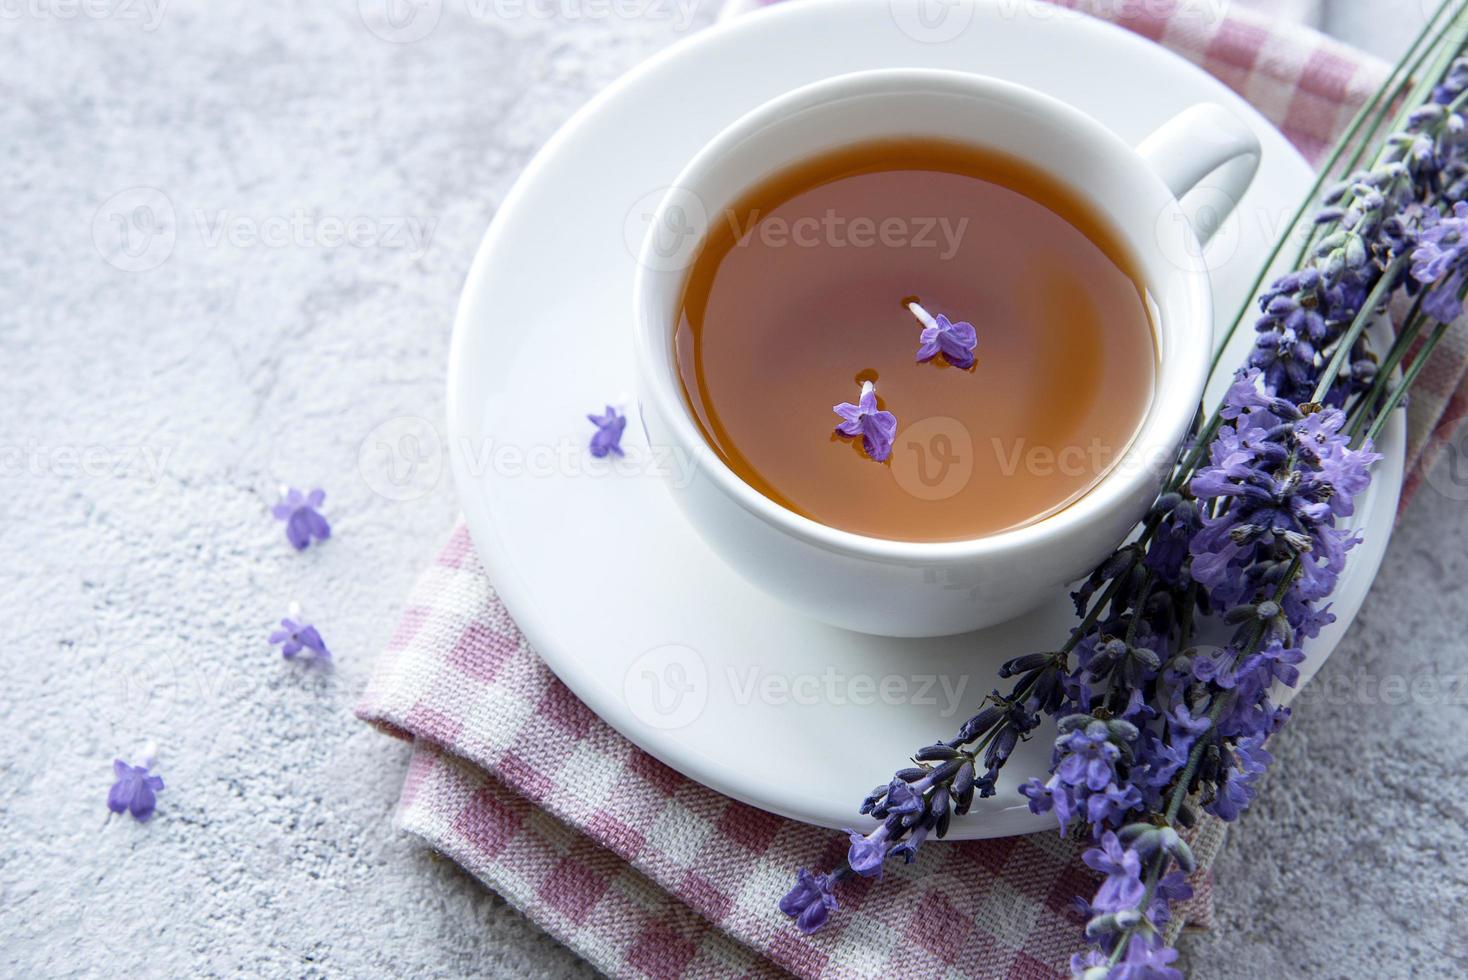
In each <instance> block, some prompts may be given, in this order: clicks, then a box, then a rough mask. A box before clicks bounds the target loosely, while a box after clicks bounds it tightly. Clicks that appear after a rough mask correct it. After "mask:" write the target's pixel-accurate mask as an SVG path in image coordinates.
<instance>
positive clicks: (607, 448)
mask: <svg viewBox="0 0 1468 980" xmlns="http://www.w3.org/2000/svg"><path fill="white" fill-rule="evenodd" d="M586 418H587V419H588V420H589V421H590V422H591V424H592V425H594V426H596V434H595V435H593V436H592V437H591V455H593V456H595V457H596V458H598V459H601V458H602V457H604V456H606V455H607V454H609V453H613V454H615V455H618V456H621V455H623V453H622V430H623V429H625V428H627V416H625V415H622V414H620V413H619V412H618V411H617V410H616V409H615V408H614V407H612V406H611V405H608V406H607V411H606V414H605V415H588V416H586Z"/></svg>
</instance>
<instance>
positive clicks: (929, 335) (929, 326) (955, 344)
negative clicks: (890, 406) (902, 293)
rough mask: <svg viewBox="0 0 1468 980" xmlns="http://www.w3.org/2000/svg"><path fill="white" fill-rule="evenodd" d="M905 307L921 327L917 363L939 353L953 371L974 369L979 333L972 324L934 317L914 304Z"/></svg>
mask: <svg viewBox="0 0 1468 980" xmlns="http://www.w3.org/2000/svg"><path fill="white" fill-rule="evenodd" d="M907 308H908V310H909V311H911V312H912V315H913V316H915V317H917V319H918V322H919V323H921V324H922V325H923V332H922V335H921V336H920V337H919V338H918V341H919V343H920V345H921V346H919V347H918V350H917V358H916V359H917V361H918V362H919V363H925V362H927V361H931V360H932V359H933V358H935V357H937V356H938V355H939V354H942V355H943V359H944V360H945V361H947V362H948V363H949V364H952V365H953V366H954V367H956V368H963V369H964V370H967V369H969V368H971V367H973V366H974V348H976V347H978V346H979V334H978V331H976V330H975V329H974V325H973V324H972V323H968V322H965V321H962V320H961V321H959V322H958V323H953V322H952V321H950V320H949V319H948V318H947V317H946V316H944V315H943V314H942V313H939V314H938V315H937V316H936V317H935V316H933V315H932V314H931V313H929V312H928V311H927V310H925V309H923V308H922V307H921V306H919V305H918V304H917V303H908V304H907Z"/></svg>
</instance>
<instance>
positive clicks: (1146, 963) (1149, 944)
mask: <svg viewBox="0 0 1468 980" xmlns="http://www.w3.org/2000/svg"><path fill="white" fill-rule="evenodd" d="M1175 959H1177V950H1175V949H1172V948H1171V947H1168V946H1164V945H1162V940H1161V939H1160V938H1159V937H1156V936H1151V935H1147V936H1143V935H1134V936H1133V937H1132V940H1131V942H1129V943H1127V947H1126V956H1124V957H1122V961H1121V962H1120V963H1118V964H1116V966H1114V967H1112V968H1111V972H1110V973H1108V974H1107V975H1106V978H1107V980H1183V975H1182V972H1181V971H1179V970H1177V969H1174V968H1173V967H1172V966H1170V965H1169V964H1171V963H1172V961H1173V960H1175Z"/></svg>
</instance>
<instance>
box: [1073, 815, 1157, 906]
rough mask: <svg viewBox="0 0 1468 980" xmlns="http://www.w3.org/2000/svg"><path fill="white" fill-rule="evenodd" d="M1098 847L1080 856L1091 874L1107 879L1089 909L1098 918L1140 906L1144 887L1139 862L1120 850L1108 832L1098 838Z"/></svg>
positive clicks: (1126, 850)
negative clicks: (1092, 872)
mask: <svg viewBox="0 0 1468 980" xmlns="http://www.w3.org/2000/svg"><path fill="white" fill-rule="evenodd" d="M1100 843H1101V846H1100V847H1093V848H1091V849H1090V850H1087V851H1086V852H1085V853H1083V854H1082V855H1081V860H1082V861H1084V862H1086V865H1087V866H1088V867H1090V868H1091V869H1092V870H1093V871H1099V872H1101V873H1102V874H1104V875H1105V876H1106V880H1105V881H1103V882H1102V883H1101V889H1100V890H1099V891H1098V892H1096V897H1095V898H1093V899H1091V909H1092V911H1093V912H1095V913H1097V914H1101V915H1105V914H1109V913H1115V912H1121V911H1124V910H1126V909H1134V908H1136V907H1137V906H1138V905H1140V904H1141V903H1142V896H1143V895H1145V894H1146V891H1147V887H1146V885H1144V884H1142V858H1141V856H1140V855H1139V854H1137V852H1136V851H1135V850H1133V849H1131V848H1129V847H1123V846H1122V844H1121V841H1120V840H1118V839H1117V836H1116V834H1114V833H1112V832H1111V831H1109V830H1108V831H1107V832H1106V833H1104V834H1102V835H1101V841H1100Z"/></svg>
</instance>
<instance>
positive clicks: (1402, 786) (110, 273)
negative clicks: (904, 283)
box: [0, 0, 1468, 978]
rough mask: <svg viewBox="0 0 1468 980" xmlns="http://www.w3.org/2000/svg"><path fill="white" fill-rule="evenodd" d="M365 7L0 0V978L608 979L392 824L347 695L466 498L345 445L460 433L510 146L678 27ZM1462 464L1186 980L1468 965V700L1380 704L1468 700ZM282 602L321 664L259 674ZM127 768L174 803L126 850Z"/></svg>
mask: <svg viewBox="0 0 1468 980" xmlns="http://www.w3.org/2000/svg"><path fill="white" fill-rule="evenodd" d="M382 7H383V3H382V2H380V0H362V3H360V4H359V3H356V2H350V0H337V2H331V3H326V2H321V3H294V2H288V0H271V2H258V3H256V2H246V0H173V2H171V3H167V4H166V5H163V4H162V0H153V2H148V0H135V2H129V3H123V2H121V0H119V2H117V3H108V4H100V5H98V4H90V5H88V4H83V5H80V6H79V5H76V4H72V3H69V2H67V0H51V2H46V0H25V2H23V3H22V2H16V3H7V4H5V5H4V6H3V9H0V50H3V52H4V54H5V60H4V72H3V75H0V94H3V96H4V97H3V98H0V134H3V139H4V143H3V145H4V146H5V147H6V149H7V151H8V159H7V161H6V165H5V166H4V167H3V168H0V215H3V218H4V220H3V221H0V450H3V452H0V500H3V501H4V510H3V514H4V522H3V525H0V623H3V624H4V627H5V638H6V643H5V648H4V652H3V654H0V662H3V664H4V683H3V685H0V716H3V718H4V719H5V723H6V730H7V731H6V734H7V739H6V743H7V744H6V747H5V751H4V753H3V755H0V759H3V761H0V772H3V786H0V974H3V975H6V976H15V977H51V976H78V977H80V976H107V975H113V974H120V973H124V972H126V973H129V974H132V975H135V976H194V975H250V976H266V975H268V976H311V975H324V976H381V975H402V976H459V975H475V976H504V977H524V976H582V975H590V973H591V971H590V969H589V968H587V967H586V966H584V965H583V964H580V963H579V962H578V961H576V960H575V958H574V957H573V956H571V954H569V953H568V952H566V951H565V950H564V949H562V948H561V947H560V946H558V945H557V944H556V943H555V942H554V941H552V940H550V939H549V938H548V937H546V936H544V935H543V934H541V933H540V932H539V931H538V930H537V929H536V928H535V927H534V926H533V925H531V924H529V923H527V922H526V921H525V920H523V919H522V918H520V917H519V916H518V915H517V914H516V913H514V912H513V910H510V909H508V908H507V907H506V906H505V904H504V903H503V902H502V901H501V900H499V899H498V898H496V897H495V896H493V895H491V894H489V893H487V892H485V891H484V890H483V889H481V888H479V887H478V886H477V885H476V884H475V883H474V882H473V881H471V880H470V879H468V878H467V876H465V875H464V874H462V873H461V872H459V871H458V870H457V869H456V868H455V867H454V866H452V865H451V864H450V863H448V862H446V861H444V860H441V859H438V858H435V857H434V856H432V855H431V854H428V853H426V852H424V851H423V850H422V849H421V848H419V847H418V846H417V845H416V844H415V843H414V841H413V840H411V839H407V838H405V837H403V836H401V835H398V834H396V833H395V832H394V831H393V830H392V828H391V827H390V825H389V816H390V812H391V808H392V805H393V802H394V800H395V797H396V794H397V790H398V787H399V783H400V780H401V777H402V773H403V769H404V765H405V763H406V749H405V748H404V747H402V746H400V745H397V744H394V743H392V742H390V741H388V740H386V739H384V738H382V737H380V736H378V735H376V734H373V733H371V732H369V731H368V730H366V729H365V727H364V726H362V725H361V724H359V723H357V722H356V721H355V720H354V719H352V717H351V714H350V711H351V706H352V704H353V703H354V701H355V698H356V696H357V693H358V692H359V691H360V689H361V687H362V685H363V683H364V681H365V679H366V676H367V673H368V671H369V669H370V666H371V663H372V660H373V658H374V657H375V656H376V654H377V651H378V648H379V647H380V645H381V644H382V642H383V640H384V639H385V637H386V635H387V633H388V631H389V630H390V629H391V624H392V622H393V620H394V618H395V616H396V614H397V612H398V610H399V608H400V604H401V601H402V598H403V595H404V593H405V590H406V589H407V587H408V586H409V584H410V582H411V581H412V579H413V577H414V575H415V573H416V571H417V569H418V568H419V566H420V565H421V564H422V563H423V562H424V561H425V560H426V559H427V557H428V556H429V555H430V554H431V553H432V551H433V549H434V548H435V547H436V546H437V544H438V542H439V541H440V539H441V538H442V536H443V534H444V533H445V532H446V531H447V529H448V528H449V527H450V525H451V523H452V521H453V516H454V512H455V506H454V501H453V497H452V490H451V488H450V486H449V485H448V481H447V479H446V478H445V479H443V480H440V481H439V482H438V483H437V484H436V485H435V486H434V487H433V488H432V490H431V492H429V493H428V494H426V495H425V496H423V497H421V498H419V499H414V500H411V501H406V502H399V501H394V500H392V499H388V498H387V497H384V496H383V495H381V494H379V493H376V492H374V490H373V487H374V486H381V485H382V484H381V476H382V474H381V472H380V470H377V469H374V466H376V465H378V464H374V463H370V462H369V465H368V466H367V467H366V470H365V476H364V473H363V472H362V471H361V470H360V469H359V453H360V450H361V447H362V446H363V444H364V443H368V444H369V445H370V444H371V442H372V439H371V438H370V437H371V436H372V434H373V432H374V430H376V429H377V427H378V426H380V425H382V424H383V423H385V422H389V421H390V420H392V419H394V418H397V417H400V416H423V417H427V418H430V419H438V418H440V417H441V416H442V412H443V404H442V388H443V385H442V375H443V368H444V363H445V358H446V353H447V351H446V345H447V339H448V324H449V322H450V319H451V316H452V313H453V309H454V305H455V302H456V299H457V294H458V289H459V286H460V283H461V281H462V278H463V275H464V272H465V270H466V268H467V265H468V262H469V260H470V257H471V255H472V253H473V249H474V247H475V245H476V244H477V242H478V240H479V237H480V235H481V234H482V232H483V230H484V227H485V225H486V224H487V222H488V220H489V218H490V216H491V215H492V214H493V212H494V209H495V206H496V204H497V202H498V201H499V200H501V199H502V197H503V195H504V194H505V192H506V190H507V189H508V187H509V186H510V183H511V181H512V180H513V178H514V176H515V174H516V173H517V172H518V171H519V169H520V168H521V166H522V165H523V164H524V163H525V161H526V159H527V158H528V157H529V155H530V154H531V153H532V152H533V151H534V149H535V148H536V147H538V146H539V145H540V144H541V143H542V142H543V141H544V140H545V139H546V138H547V137H548V136H549V135H550V134H551V133H552V132H553V131H554V129H555V127H556V126H557V124H558V123H559V122H561V121H562V120H563V119H564V118H565V117H566V116H567V115H568V114H569V113H570V112H571V111H572V110H573V109H574V108H575V107H576V106H577V105H579V104H580V103H581V102H582V101H584V100H585V99H586V98H587V97H588V96H589V95H590V94H591V93H593V92H595V91H596V90H597V89H599V88H600V87H601V86H603V85H604V84H605V83H606V82H608V81H609V80H610V79H612V78H613V77H615V76H616V75H617V74H619V73H620V72H621V71H623V70H624V69H625V68H627V67H628V66H630V65H632V64H634V63H635V62H637V61H638V60H639V59H641V58H642V57H644V56H646V55H647V54H648V53H650V52H651V51H653V50H655V49H657V48H659V47H661V46H663V45H665V44H667V43H669V42H671V41H672V40H674V39H675V38H676V37H677V36H679V35H680V34H681V33H682V31H683V30H684V29H685V25H684V24H682V23H681V22H679V21H677V20H675V19H672V18H640V19H634V20H624V19H617V18H615V17H600V18H598V17H590V18H586V17H583V18H580V19H575V20H572V19H567V18H564V17H561V18H557V19H554V20H547V19H542V18H538V17H534V16H530V15H529V14H524V15H522V16H514V15H513V11H514V10H516V9H520V10H524V9H526V8H516V7H514V6H513V5H511V6H510V7H507V8H504V9H506V10H509V11H511V14H510V15H509V16H499V17H494V18H490V19H481V18H478V17H475V16H473V11H475V10H485V9H493V8H491V7H488V6H487V5H486V4H484V3H476V4H473V5H470V4H468V0H450V2H449V3H446V4H444V5H443V15H442V17H443V19H442V22H441V23H439V24H438V26H437V29H436V30H435V31H434V32H433V33H432V35H431V36H429V37H428V38H426V39H423V40H420V41H417V42H413V43H396V42H393V41H387V40H383V39H382V38H381V37H379V36H376V35H374V33H372V32H371V31H369V30H368V29H367V27H365V26H364V22H363V19H362V17H361V16H360V11H361V9H365V10H367V11H368V13H369V15H370V14H372V13H373V11H374V10H380V9H381V8H382ZM437 7H438V4H437V3H429V4H428V6H427V7H425V8H424V9H425V10H427V11H429V12H431V11H432V10H434V9H437ZM587 9H590V8H587ZM602 9H605V8H602ZM706 19H707V14H706V13H705V14H701V15H700V16H699V18H697V19H695V21H694V23H695V25H696V24H698V23H701V22H702V21H703V20H706ZM369 20H371V21H372V23H374V24H375V25H376V26H377V27H378V29H379V32H381V33H385V34H387V35H388V36H390V37H395V38H396V39H397V42H401V41H403V40H404V34H403V33H402V31H396V32H395V31H392V30H387V29H385V28H384V26H383V25H384V23H385V22H384V21H382V20H381V19H376V18H373V17H369ZM420 23H421V22H420ZM170 216H171V217H170ZM349 226H350V227H351V228H353V229H355V230H354V232H353V238H352V240H351V241H350V242H343V241H338V240H337V239H338V238H339V237H340V236H342V235H343V234H344V229H346V228H347V227H349ZM124 232H125V233H126V236H127V237H126V239H125V240H126V242H127V244H128V248H129V251H120V250H119V242H121V241H123V240H124V239H122V238H121V237H120V236H121V235H122V234H123V233H124ZM104 255H105V256H106V257H107V258H104ZM109 259H110V261H109ZM1461 448H1462V449H1463V450H1465V451H1468V443H1465V445H1464V446H1463V447H1461ZM1452 475H1453V474H1450V473H1449V472H1448V471H1446V470H1445V471H1443V474H1442V475H1441V476H1440V478H1439V479H1438V480H1437V481H1435V484H1434V486H1433V487H1430V488H1428V489H1427V490H1425V491H1424V493H1423V496H1422V498H1421V500H1420V501H1419V502H1418V504H1417V506H1416V508H1415V509H1414V511H1413V513H1412V514H1411V515H1410V517H1409V518H1408V521H1407V523H1406V524H1405V526H1404V527H1403V529H1402V531H1401V532H1400V534H1399V536H1398V538H1397V540H1396V541H1395V543H1394V544H1393V548H1392V552H1391V555H1390V557H1389V559H1388V563H1387V566H1386V570H1385V573H1384V575H1383V577H1382V579H1381V582H1380V584H1379V585H1378V587H1377V590H1376V592H1375V593H1374V594H1373V596H1372V598H1371V600H1370V602H1369V604H1368V606H1367V608H1366V611H1365V613H1364V614H1363V616H1362V619H1361V623H1360V625H1359V627H1358V628H1357V629H1356V630H1355V632H1354V634H1353V636H1352V637H1351V639H1350V641H1349V642H1348V643H1347V644H1346V645H1345V647H1344V648H1343V649H1342V650H1341V651H1340V652H1339V654H1338V655H1337V657H1336V658H1335V659H1334V660H1333V661H1332V662H1331V664H1330V665H1329V666H1328V667H1327V668H1326V671H1325V674H1324V676H1323V682H1324V687H1323V690H1324V691H1326V694H1324V695H1320V696H1315V697H1312V696H1307V697H1306V699H1305V702H1304V703H1303V705H1302V707H1301V709H1300V711H1299V716H1298V719H1297V721H1296V723H1295V724H1294V725H1293V726H1292V728H1291V729H1290V730H1289V731H1288V732H1287V733H1285V734H1284V735H1283V736H1282V737H1281V738H1280V740H1279V742H1278V748H1279V754H1280V756H1281V763H1282V764H1281V766H1280V769H1279V773H1278V775H1276V776H1275V777H1274V778H1272V779H1271V781H1270V782H1269V784H1268V786H1267V787H1266V789H1265V790H1264V793H1263V796H1262V798H1261V800H1260V802H1259V804H1258V806H1257V807H1256V809H1255V811H1254V812H1252V813H1251V814H1249V816H1248V817H1247V818H1246V819H1245V820H1244V821H1243V824H1242V825H1241V827H1240V828H1239V830H1238V832H1237V834H1236V836H1235V838H1234V840H1233V841H1232V843H1231V844H1230V846H1229V849H1228V852H1227V854H1226V855H1225V857H1224V859H1223V860H1222V862H1221V863H1220V865H1219V871H1218V874H1219V892H1218V894H1219V907H1220V928H1219V930H1218V931H1217V932H1215V933H1214V934H1212V935H1209V936H1203V937H1194V938H1190V939H1189V940H1187V946H1186V952H1187V956H1188V958H1189V960H1190V962H1191V964H1192V966H1193V971H1194V975H1195V976H1198V977H1217V978H1231V977H1246V976H1257V975H1265V974H1266V973H1272V974H1285V975H1295V976H1300V975H1319V976H1348V975H1349V976H1361V975H1384V976H1407V975H1416V976H1462V975H1463V974H1464V973H1465V972H1468V959H1465V957H1468V946H1465V941H1464V939H1463V936H1462V934H1461V928H1460V924H1461V923H1462V921H1463V920H1464V916H1465V914H1468V877H1465V872H1464V870H1463V869H1464V867H1468V861H1465V857H1468V854H1465V850H1468V830H1465V827H1468V819H1465V817H1468V793H1465V789H1464V784H1463V782H1462V778H1461V774H1462V772H1463V770H1464V766H1465V762H1468V748H1465V743H1464V741H1463V739H1462V738H1461V737H1460V732H1461V731H1462V726H1463V724H1464V722H1465V720H1468V712H1465V708H1464V706H1463V704H1462V700H1463V699H1462V697H1461V687H1460V688H1452V687H1451V686H1449V687H1447V688H1444V689H1443V690H1442V691H1440V692H1439V693H1437V694H1435V695H1432V696H1427V695H1426V694H1424V693H1423V692H1422V691H1420V690H1419V691H1418V692H1417V693H1418V696H1417V698H1416V703H1413V704H1408V705H1395V704H1388V703H1385V702H1386V701H1387V700H1394V699H1395V692H1396V690H1397V689H1396V687H1395V686H1394V685H1390V684H1389V685H1388V686H1387V687H1383V686H1382V678H1385V677H1388V676H1399V677H1401V678H1404V679H1408V680H1410V679H1414V678H1419V677H1429V678H1438V679H1440V680H1442V681H1443V682H1444V684H1447V685H1452V684H1461V682H1462V679H1463V676H1464V674H1465V673H1468V666H1465V660H1468V657H1465V654H1468V650H1465V642H1464V640H1463V634H1462V629H1463V626H1464V625H1465V620H1468V591H1465V589H1464V586H1463V583H1464V582H1465V581H1468V557H1465V555H1468V549H1465V543H1468V506H1465V503H1464V501H1465V498H1468V479H1464V480H1454V479H1452V478H1451V477H1452ZM280 483H292V484H297V485H302V486H309V485H321V486H323V487H325V488H326V490H327V492H328V500H327V503H328V508H327V510H328V513H329V514H330V516H331V517H332V519H333V521H334V523H335V527H336V532H337V534H336V537H335V538H334V539H333V540H332V541H331V542H330V543H329V544H327V545H326V546H324V547H321V548H319V549H318V548H313V549H311V550H310V551H307V552H306V553H304V554H300V555H297V554H295V553H293V552H291V551H290V549H289V548H288V547H287V545H286V544H285V542H284V540H283V538H282V536H281V533H280V528H279V526H278V525H277V524H275V523H274V522H273V521H272V520H271V519H270V518H269V516H268V513H267V511H268V507H269V505H270V503H272V502H273V500H274V494H275V487H276V486H277V485H278V484H280ZM292 599H298V600H299V601H301V602H302V603H303V604H304V606H305V608H306V613H307V614H308V616H309V617H310V618H312V619H314V620H315V621H316V623H317V624H318V625H319V626H320V627H321V629H322V631H323V632H324V634H325V636H326V638H327V641H328V642H329V644H330V645H331V647H332V649H333V650H334V651H335V653H336V658H337V666H336V668H335V670H334V671H332V672H329V673H327V672H320V671H313V670H310V669H304V668H303V667H302V666H301V665H296V664H285V663H282V662H281V660H280V658H279V657H278V655H277V654H276V653H275V652H274V651H273V650H271V649H270V648H269V647H267V646H266V643H265V636H266V634H267V633H268V632H269V630H270V628H271V626H272V624H273V622H274V621H275V620H276V619H277V618H278V617H279V616H280V615H281V614H282V613H283V612H284V610H285V607H286V604H287V603H288V602H289V601H290V600H292ZM1332 692H1334V693H1332ZM146 739H154V740H156V741H157V743H158V746H159V764H158V770H157V771H158V772H159V773H160V774H161V775H162V776H163V777H164V779H165V780H166V781H167V789H166V790H165V791H164V793H163V794H161V797H160V805H159V811H158V815H157V817H156V818H155V819H154V820H153V822H152V823H150V824H148V825H146V826H139V825H137V824H134V823H133V822H132V821H131V820H130V819H116V818H114V819H111V820H109V819H108V818H107V812H106V809H105V806H104V799H105V795H106V791H107V787H108V784H109V782H110V763H111V760H112V758H113V756H114V755H117V754H128V753H129V752H130V751H131V750H132V749H133V748H134V747H135V746H136V745H137V744H138V743H140V742H142V741H144V740H146Z"/></svg>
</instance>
